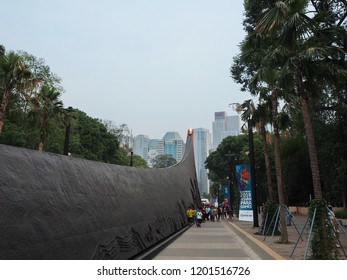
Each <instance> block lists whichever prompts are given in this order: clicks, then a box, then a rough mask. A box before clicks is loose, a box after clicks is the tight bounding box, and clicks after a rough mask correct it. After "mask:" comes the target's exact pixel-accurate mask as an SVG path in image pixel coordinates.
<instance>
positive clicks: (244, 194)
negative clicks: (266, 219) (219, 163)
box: [236, 164, 253, 222]
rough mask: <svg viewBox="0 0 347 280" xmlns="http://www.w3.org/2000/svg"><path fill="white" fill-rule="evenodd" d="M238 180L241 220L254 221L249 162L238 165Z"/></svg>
mask: <svg viewBox="0 0 347 280" xmlns="http://www.w3.org/2000/svg"><path fill="white" fill-rule="evenodd" d="M236 181H237V186H238V188H239V190H240V208H239V220H240V221H249V222H252V221H253V207H252V205H253V204H252V182H251V171H250V166H249V164H241V165H236Z"/></svg>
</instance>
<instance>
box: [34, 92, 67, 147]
mask: <svg viewBox="0 0 347 280" xmlns="http://www.w3.org/2000/svg"><path fill="white" fill-rule="evenodd" d="M59 97H60V92H59V91H57V90H56V89H55V88H54V87H50V86H48V85H43V86H42V87H41V89H40V91H39V93H38V94H37V95H36V96H35V98H33V101H34V102H33V110H34V112H35V111H36V112H37V113H38V115H39V116H38V119H39V129H40V141H39V151H43V149H44V143H45V138H46V134H47V128H48V124H49V119H50V118H53V117H55V116H57V115H58V114H59V113H60V112H61V109H62V108H63V102H62V101H61V100H60V99H59Z"/></svg>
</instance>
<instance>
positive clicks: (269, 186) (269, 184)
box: [260, 121, 275, 200]
mask: <svg viewBox="0 0 347 280" xmlns="http://www.w3.org/2000/svg"><path fill="white" fill-rule="evenodd" d="M260 135H261V137H262V139H263V149H264V160H265V168H266V183H267V192H268V199H270V200H274V199H275V198H274V195H273V190H272V177H271V164H270V156H269V146H268V144H267V137H266V130H265V127H264V123H263V122H262V121H261V122H260Z"/></svg>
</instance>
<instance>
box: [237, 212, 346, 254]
mask: <svg viewBox="0 0 347 280" xmlns="http://www.w3.org/2000/svg"><path fill="white" fill-rule="evenodd" d="M306 221H307V215H300V214H294V215H293V218H292V223H291V225H290V226H287V229H288V237H289V243H288V244H281V243H279V242H278V240H279V236H264V235H260V234H257V233H258V232H259V231H260V229H259V228H254V227H253V222H245V221H239V220H238V219H237V218H235V217H234V218H233V220H232V221H231V224H232V225H233V226H234V227H236V228H237V229H240V230H241V231H242V232H243V233H246V236H247V235H248V237H249V238H251V239H254V238H255V239H256V240H257V241H258V244H263V246H266V247H267V248H269V249H270V250H272V251H274V252H276V253H277V254H278V255H280V256H281V257H282V258H283V259H286V260H304V259H310V255H311V253H310V248H309V245H308V249H307V244H308V237H309V232H310V229H309V223H308V222H307V224H306V226H305V223H306ZM259 225H261V216H259ZM304 226H305V228H304ZM303 228H304V230H303V233H302V239H301V238H299V237H300V233H301V232H302V229H303ZM339 230H340V242H341V245H342V247H341V248H339V249H338V252H339V259H340V260H347V257H346V256H345V253H346V254H347V234H346V233H347V227H346V226H343V228H341V227H340V228H339ZM343 250H344V251H343ZM344 252H345V253H344Z"/></svg>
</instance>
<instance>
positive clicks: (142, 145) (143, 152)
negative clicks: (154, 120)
mask: <svg viewBox="0 0 347 280" xmlns="http://www.w3.org/2000/svg"><path fill="white" fill-rule="evenodd" d="M149 141H150V140H149V137H148V136H147V135H143V134H140V135H137V136H135V138H134V150H133V151H134V154H135V155H138V156H140V157H142V158H143V159H144V160H146V161H147V160H148V145H149Z"/></svg>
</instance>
